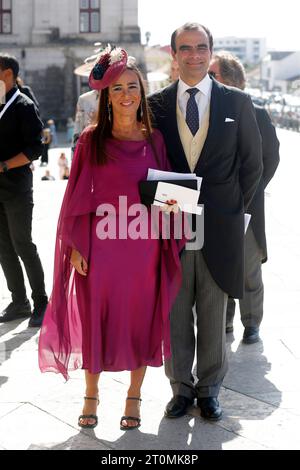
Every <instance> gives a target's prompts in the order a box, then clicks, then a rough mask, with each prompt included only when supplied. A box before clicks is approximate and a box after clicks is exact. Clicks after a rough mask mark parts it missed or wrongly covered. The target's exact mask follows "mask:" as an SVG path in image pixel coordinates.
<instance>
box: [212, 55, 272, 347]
mask: <svg viewBox="0 0 300 470" xmlns="http://www.w3.org/2000/svg"><path fill="white" fill-rule="evenodd" d="M209 74H210V75H211V76H213V77H214V78H215V79H216V80H218V81H219V82H220V83H223V84H224V85H228V86H232V87H236V88H239V89H240V90H244V89H245V86H246V73H245V69H244V67H243V64H242V63H241V62H240V60H239V59H238V58H237V57H234V56H233V55H232V54H230V53H229V52H227V51H220V52H217V53H216V54H214V55H213V57H212V60H211V63H210V66H209ZM254 109H255V114H256V121H257V124H258V127H259V131H260V134H261V138H262V155H263V174H262V176H261V178H260V180H259V184H258V187H257V189H256V192H255V195H254V197H253V199H252V201H251V203H250V205H249V207H248V209H247V212H248V213H249V214H251V219H250V224H249V226H248V229H247V232H246V237H245V293H244V297H243V298H242V299H240V300H239V305H240V314H241V320H242V323H243V326H244V328H245V329H244V335H243V342H244V343H246V344H252V343H256V342H257V341H259V326H260V324H261V321H262V318H263V302H264V285H263V279H262V263H264V262H266V261H267V242H266V231H265V195H264V191H265V189H266V187H267V185H268V183H269V182H270V181H271V179H272V178H273V176H274V174H275V171H276V169H277V167H278V164H279V141H278V138H277V135H276V130H275V128H274V126H273V124H272V122H271V119H270V117H269V115H268V113H267V111H266V110H265V109H264V108H263V107H261V106H258V105H256V104H254ZM234 313H235V300H234V298H232V297H229V299H228V304H227V312H226V332H227V333H230V332H232V331H233V319H234Z"/></svg>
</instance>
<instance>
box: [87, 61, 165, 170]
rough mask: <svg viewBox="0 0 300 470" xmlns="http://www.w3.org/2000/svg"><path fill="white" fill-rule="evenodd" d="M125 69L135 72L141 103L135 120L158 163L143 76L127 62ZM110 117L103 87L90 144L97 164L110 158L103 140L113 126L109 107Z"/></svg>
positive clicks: (106, 95)
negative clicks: (143, 131) (139, 124)
mask: <svg viewBox="0 0 300 470" xmlns="http://www.w3.org/2000/svg"><path fill="white" fill-rule="evenodd" d="M126 69H127V70H132V71H133V72H135V73H136V75H137V77H138V80H139V84H140V90H141V104H140V106H139V108H138V110H137V120H138V122H141V123H142V125H143V127H144V129H145V134H146V140H147V141H148V142H149V143H150V145H151V147H152V150H153V153H154V156H155V159H156V162H157V163H158V164H159V158H158V155H157V152H156V149H155V145H154V142H153V138H152V132H153V129H152V124H151V117H150V108H149V106H148V103H147V98H146V92H145V86H144V82H143V77H142V75H141V72H140V71H139V69H138V68H137V67H136V66H135V65H133V64H130V65H129V64H128V65H127V67H126ZM110 114H111V117H110V119H109V100H108V88H105V89H104V90H102V91H101V93H100V100H99V107H98V117H97V122H96V125H95V128H94V130H93V133H92V145H93V154H94V155H95V163H96V164H98V165H104V164H105V163H106V162H107V160H108V159H109V158H110V157H109V155H107V153H106V152H105V140H106V139H108V138H109V137H112V127H113V112H112V109H111V112H110Z"/></svg>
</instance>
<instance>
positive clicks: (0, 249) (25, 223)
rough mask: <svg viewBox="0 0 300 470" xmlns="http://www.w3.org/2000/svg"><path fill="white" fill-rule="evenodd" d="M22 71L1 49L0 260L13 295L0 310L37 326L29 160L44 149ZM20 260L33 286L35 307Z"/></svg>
mask: <svg viewBox="0 0 300 470" xmlns="http://www.w3.org/2000/svg"><path fill="white" fill-rule="evenodd" d="M18 73H19V63H18V61H17V59H16V58H15V57H13V56H11V55H9V54H4V53H0V82H2V83H4V85H5V89H6V97H5V98H6V99H5V102H6V104H5V105H2V106H0V264H1V267H2V269H3V272H4V276H5V278H6V282H7V287H8V289H9V291H10V292H11V295H12V302H11V303H10V304H9V305H8V306H7V307H6V308H5V309H4V310H3V312H1V314H0V323H6V322H10V321H13V320H19V319H22V318H26V317H27V318H28V317H30V320H29V326H30V327H39V326H41V324H42V321H43V317H44V313H45V310H46V306H47V303H48V298H47V294H46V291H45V282H44V271H43V268H42V264H41V260H40V258H39V255H38V252H37V247H36V245H35V244H34V243H33V241H32V233H31V231H32V211H33V206H34V204H33V191H32V171H31V169H30V163H31V162H32V161H33V160H37V159H38V158H39V156H40V154H41V152H42V141H41V133H42V128H43V124H42V122H41V120H40V118H39V115H38V112H37V109H36V106H35V105H34V103H33V102H32V101H31V100H30V99H29V98H28V97H27V96H26V95H24V94H23V93H20V90H19V89H18V87H17V85H16V79H17V76H18ZM19 258H20V259H21V260H22V261H23V264H24V266H25V269H26V273H27V276H28V279H29V283H30V287H31V290H32V294H31V297H32V300H33V305H34V308H33V311H31V305H30V302H29V300H28V298H27V295H26V288H25V283H24V276H23V270H22V267H21V263H20V259H19Z"/></svg>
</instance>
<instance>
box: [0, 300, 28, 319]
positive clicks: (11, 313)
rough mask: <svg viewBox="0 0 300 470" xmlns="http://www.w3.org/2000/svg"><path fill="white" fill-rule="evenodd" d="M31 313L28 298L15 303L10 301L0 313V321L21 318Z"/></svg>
mask: <svg viewBox="0 0 300 470" xmlns="http://www.w3.org/2000/svg"><path fill="white" fill-rule="evenodd" d="M30 314H31V306H30V302H29V300H26V302H22V303H17V302H11V303H10V304H9V305H8V306H7V307H6V308H5V309H4V310H3V311H2V312H1V313H0V323H7V322H9V321H13V320H21V319H22V318H28V317H30Z"/></svg>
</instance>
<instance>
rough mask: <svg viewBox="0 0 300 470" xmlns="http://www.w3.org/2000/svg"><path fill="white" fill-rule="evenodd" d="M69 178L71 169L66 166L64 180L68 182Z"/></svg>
mask: <svg viewBox="0 0 300 470" xmlns="http://www.w3.org/2000/svg"><path fill="white" fill-rule="evenodd" d="M69 177H70V169H69V167H68V166H66V167H65V169H64V174H63V177H62V179H63V180H68V179H69Z"/></svg>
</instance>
